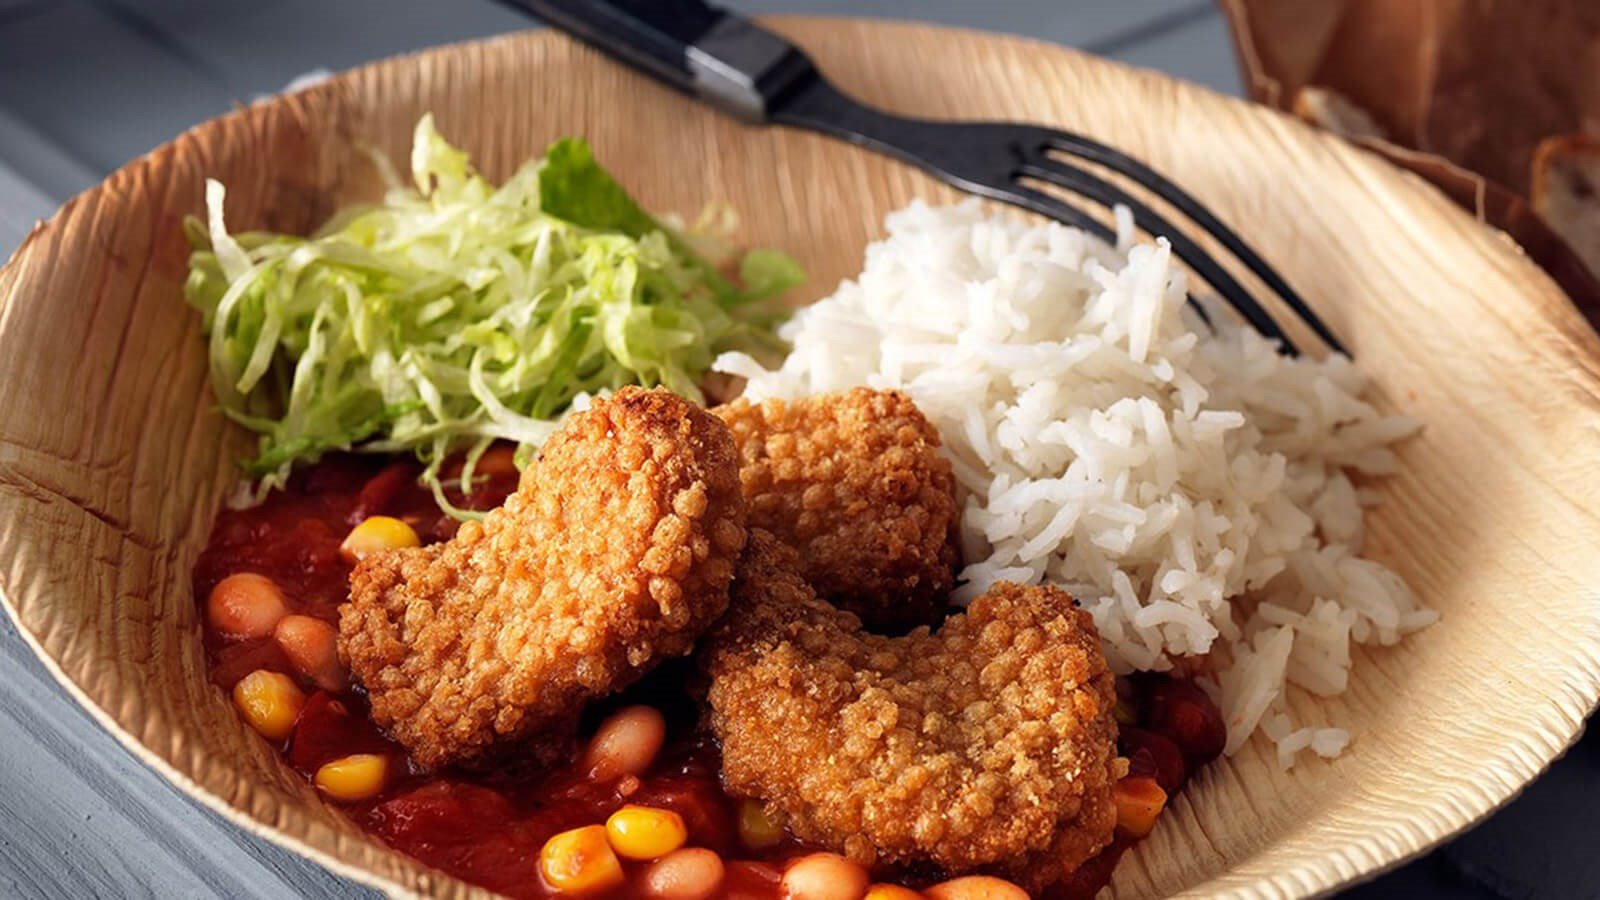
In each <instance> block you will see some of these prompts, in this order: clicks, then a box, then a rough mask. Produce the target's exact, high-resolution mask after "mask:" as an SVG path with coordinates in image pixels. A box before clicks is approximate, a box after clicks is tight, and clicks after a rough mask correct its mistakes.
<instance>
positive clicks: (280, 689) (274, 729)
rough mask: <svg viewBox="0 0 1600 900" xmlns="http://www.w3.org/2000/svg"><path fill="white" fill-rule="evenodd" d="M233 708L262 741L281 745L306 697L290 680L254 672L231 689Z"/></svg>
mask: <svg viewBox="0 0 1600 900" xmlns="http://www.w3.org/2000/svg"><path fill="white" fill-rule="evenodd" d="M233 705H234V706H236V707H238V709H239V714H240V715H242V716H244V720H245V721H246V722H249V723H250V727H251V728H254V729H255V730H256V731H257V732H259V733H260V735H261V736H262V737H264V738H266V739H268V740H271V741H281V740H284V739H285V738H287V737H288V736H289V735H290V734H291V733H292V732H293V731H294V720H295V719H298V718H299V717H300V709H301V707H303V706H305V705H306V695H305V694H304V693H302V692H301V690H300V688H299V687H298V686H296V685H295V683H294V681H293V680H292V679H290V678H289V676H287V675H284V674H282V673H280V672H269V671H267V670H266V669H257V670H255V671H254V672H251V673H250V674H249V675H246V676H245V677H243V678H241V679H239V683H238V684H236V685H234V686H233Z"/></svg>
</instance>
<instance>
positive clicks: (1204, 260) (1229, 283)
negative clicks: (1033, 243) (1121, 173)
mask: <svg viewBox="0 0 1600 900" xmlns="http://www.w3.org/2000/svg"><path fill="white" fill-rule="evenodd" d="M1019 172H1020V174H1022V175H1026V176H1028V177H1031V178H1037V179H1039V180H1041V181H1046V182H1049V183H1051V184H1055V185H1059V186H1061V187H1064V188H1068V189H1070V190H1072V191H1074V192H1076V193H1078V194H1082V195H1083V196H1085V197H1088V198H1089V199H1091V200H1094V201H1096V202H1098V203H1103V204H1105V205H1106V206H1112V205H1115V204H1117V203H1121V204H1123V205H1125V206H1127V207H1128V208H1129V210H1131V211H1132V212H1133V217H1134V220H1135V221H1137V222H1138V223H1139V224H1140V225H1141V226H1142V227H1144V228H1145V230H1147V231H1150V232H1152V233H1154V234H1159V235H1162V236H1164V237H1166V238H1167V240H1168V241H1170V242H1171V243H1172V249H1173V252H1175V253H1177V254H1178V257H1179V258H1180V259H1182V260H1183V261H1184V262H1186V263H1188V264H1189V265H1190V266H1192V267H1193V268H1194V270H1195V271H1196V272H1198V273H1199V274H1200V277H1201V278H1204V279H1205V280H1206V282H1207V283H1208V284H1210V285H1211V287H1212V288H1213V289H1215V290H1216V292H1217V293H1218V294H1221V295H1222V298H1223V299H1224V300H1226V301H1228V305H1229V306H1232V307H1233V308H1234V309H1235V310H1237V311H1238V312H1239V315H1241V316H1244V318H1245V321H1247V322H1249V323H1250V325H1251V327H1253V328H1254V329H1255V330H1256V331H1258V332H1260V333H1261V334H1262V335H1264V336H1265V337H1267V338H1270V339H1272V340H1276V341H1278V342H1279V345H1280V346H1281V347H1282V348H1283V352H1284V353H1287V354H1289V355H1290V356H1298V355H1299V353H1300V351H1299V349H1298V348H1297V347H1295V345H1294V342H1293V341H1291V340H1290V339H1289V336H1288V335H1287V334H1285V333H1284V332H1283V329H1282V328H1280V327H1278V323H1277V322H1275V321H1273V318H1272V316H1271V315H1269V314H1268V313H1267V311H1266V310H1265V309H1264V308H1262V306H1261V304H1260V303H1257V302H1256V298H1255V297H1253V296H1251V295H1250V292H1249V291H1247V290H1245V289H1244V287H1243V286H1241V285H1240V284H1239V282H1237V281H1235V280H1234V278H1233V276H1232V275H1229V274H1228V273H1227V271H1226V270H1225V269H1223V268H1222V266H1220V265H1219V264H1218V263H1217V261H1216V260H1215V259H1213V258H1212V257H1211V256H1210V254H1208V253H1206V252H1205V251H1204V250H1202V249H1201V248H1200V247H1199V246H1198V245H1197V244H1195V243H1194V242H1193V241H1192V240H1190V239H1189V237H1188V236H1187V235H1185V234H1184V233H1183V232H1181V231H1178V230H1177V229H1175V228H1173V227H1172V226H1171V225H1170V224H1168V223H1167V222H1166V220H1164V219H1162V218H1161V217H1160V216H1159V215H1157V214H1156V213H1155V212H1154V211H1152V210H1151V209H1150V208H1149V207H1147V206H1145V205H1144V204H1142V203H1140V202H1139V201H1138V200H1135V199H1134V198H1132V197H1129V196H1128V195H1127V194H1126V193H1125V192H1123V191H1121V190H1119V189H1118V188H1117V187H1116V186H1115V185H1112V184H1108V183H1107V182H1105V181H1102V180H1100V179H1099V178H1096V177H1095V176H1093V175H1090V174H1089V173H1088V172H1079V171H1077V170H1075V169H1069V168H1068V167H1066V166H1062V167H1061V169H1059V170H1058V169H1054V168H1052V169H1045V168H1043V167H1041V166H1038V165H1036V164H1033V163H1024V164H1023V165H1022V167H1021V169H1020V170H1019ZM1016 192H1017V194H1018V195H1019V198H1018V200H1019V202H1020V203H1021V205H1023V206H1026V207H1027V208H1028V209H1031V210H1033V211H1034V212H1036V213H1039V214H1040V215H1045V216H1050V217H1052V218H1055V217H1059V216H1061V215H1062V214H1063V213H1064V211H1066V210H1072V211H1073V212H1078V213H1079V214H1080V215H1081V212H1080V211H1078V210H1076V209H1075V208H1074V207H1073V206H1072V204H1070V203H1067V202H1066V201H1063V200H1059V199H1057V198H1055V197H1052V196H1050V195H1049V194H1046V193H1044V192H1043V191H1039V190H1035V189H1034V188H1030V187H1025V186H1022V185H1018V187H1017V188H1016ZM1096 224H1099V223H1098V222H1097V223H1096ZM1101 228H1102V229H1104V228H1105V226H1103V225H1102V226H1101ZM1113 242H1114V238H1113Z"/></svg>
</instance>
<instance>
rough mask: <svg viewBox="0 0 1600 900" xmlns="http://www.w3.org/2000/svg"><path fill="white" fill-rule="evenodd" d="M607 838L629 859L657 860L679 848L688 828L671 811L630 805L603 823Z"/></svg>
mask: <svg viewBox="0 0 1600 900" xmlns="http://www.w3.org/2000/svg"><path fill="white" fill-rule="evenodd" d="M606 837H607V838H609V839H610V841H611V848H612V849H613V850H616V851H617V853H618V854H619V855H621V856H625V857H627V858H628V859H658V858H660V857H663V856H666V855H667V854H668V853H671V852H672V851H674V850H676V849H678V848H679V847H682V846H683V844H684V842H685V841H687V840H688V839H689V829H688V828H687V827H686V826H685V825H684V824H683V817H682V816H680V815H678V814H677V813H675V812H673V811H672V810H670V809H656V808H654V807H650V806H634V805H632V804H629V805H628V806H624V807H623V808H621V809H619V810H617V811H616V812H614V813H612V814H611V818H609V819H607V820H606Z"/></svg>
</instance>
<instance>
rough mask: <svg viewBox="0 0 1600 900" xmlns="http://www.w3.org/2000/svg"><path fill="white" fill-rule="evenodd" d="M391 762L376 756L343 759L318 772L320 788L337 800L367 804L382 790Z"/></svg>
mask: <svg viewBox="0 0 1600 900" xmlns="http://www.w3.org/2000/svg"><path fill="white" fill-rule="evenodd" d="M388 775H389V760H388V758H387V757H385V756H382V755H381V754H377V753H355V754H352V755H350V756H344V757H340V758H339V759H336V760H334V761H333V762H331V763H328V764H327V765H324V766H323V767H322V768H320V769H318V770H317V777H316V778H315V779H314V780H315V782H316V785H317V787H318V788H319V789H320V790H321V791H322V792H323V793H324V794H327V795H328V796H329V797H332V798H333V799H335V800H346V801H351V800H365V799H367V798H368V797H376V796H377V795H378V793H379V792H380V791H382V790H383V783H384V780H385V779H386V778H387V777H388Z"/></svg>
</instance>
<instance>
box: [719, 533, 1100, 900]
mask: <svg viewBox="0 0 1600 900" xmlns="http://www.w3.org/2000/svg"><path fill="white" fill-rule="evenodd" d="M796 562H797V560H796V559H795V557H794V554H793V553H792V551H790V550H789V549H788V548H786V547H784V546H782V545H781V544H779V543H778V542H777V541H776V540H775V539H773V538H772V537H771V536H770V535H768V534H766V533H764V532H761V531H759V530H754V529H752V532H751V545H750V547H749V549H748V550H746V552H745V557H744V559H743V561H742V562H741V563H740V569H739V576H738V578H737V579H736V580H735V582H734V587H733V597H732V600H731V601H730V605H729V612H728V615H727V616H726V617H725V618H724V619H723V620H722V621H721V622H720V623H718V624H717V626H716V627H715V628H714V629H713V630H712V632H711V635H710V636H708V637H707V639H706V640H705V641H704V642H702V651H701V656H700V657H699V659H700V664H701V665H702V667H703V668H705V670H706V672H707V674H708V675H709V680H710V687H709V694H708V699H709V704H710V712H709V723H710V726H711V728H712V730H713V732H714V733H715V734H716V736H717V738H718V739H719V740H720V741H721V743H722V755H723V756H722V766H723V769H722V774H723V781H724V784H725V786H726V787H727V789H728V790H729V791H730V792H732V793H734V794H736V795H739V796H745V797H752V798H756V799H759V800H761V801H762V802H763V803H764V804H765V806H766V807H767V809H768V811H769V812H770V813H772V814H773V815H775V816H776V817H778V818H780V819H781V820H783V821H784V822H785V823H786V824H787V825H788V827H789V828H790V829H791V830H792V831H793V832H794V833H795V834H796V835H797V836H798V837H800V838H801V839H803V840H808V841H813V842H816V843H819V844H821V845H823V846H825V847H829V848H832V849H835V850H838V851H840V852H843V853H845V854H847V855H849V856H850V857H851V858H853V859H855V860H857V861H859V862H862V863H864V864H870V863H873V862H879V861H884V862H893V863H900V864H907V865H913V866H917V865H922V866H926V865H929V864H931V865H933V866H937V867H939V868H941V869H943V870H945V871H946V872H950V873H962V872H970V871H975V870H976V871H985V872H993V873H996V874H1002V875H1005V876H1007V877H1010V878H1013V879H1014V880H1017V881H1019V882H1020V883H1024V884H1026V885H1028V886H1031V887H1033V888H1037V887H1040V886H1042V885H1045V884H1048V883H1050V882H1053V881H1055V880H1057V879H1059V878H1061V877H1062V876H1064V875H1066V874H1067V873H1069V872H1071V871H1072V870H1073V869H1075V868H1076V867H1077V866H1078V865H1079V864H1081V863H1082V862H1084V861H1085V860H1086V859H1088V858H1089V857H1090V856H1092V855H1093V854H1094V853H1095V852H1096V851H1098V850H1099V849H1100V848H1101V847H1103V846H1105V845H1106V844H1107V843H1108V842H1109V841H1110V840H1111V836H1112V830H1113V828H1114V827H1115V824H1116V808H1115V805H1114V802H1113V799H1112V788H1113V786H1114V785H1115V782H1116V773H1115V771H1114V769H1113V761H1114V759H1115V758H1116V755H1117V748H1116V734H1117V732H1116V723H1115V721H1114V720H1113V718H1112V710H1113V707H1114V705H1115V703H1116V694H1115V688H1114V686H1113V679H1112V675H1111V672H1110V670H1109V669H1108V668H1107V665H1106V661H1105V657H1104V655H1103V654H1102V652H1101V649H1100V644H1099V637H1098V635H1097V634H1096V632H1095V629H1094V625H1093V622H1092V620H1091V619H1090V617H1089V615H1088V613H1085V612H1083V611H1081V610H1078V609H1077V608H1076V607H1075V606H1074V605H1073V602H1072V598H1071V597H1070V596H1068V595H1067V594H1066V593H1065V592H1064V591H1061V590H1059V589H1056V588H1052V587H1023V586H1021V585H1017V584H1010V583H1001V584H996V585H995V586H994V587H993V588H991V589H990V590H989V591H988V592H986V593H985V594H984V595H983V596H981V597H979V598H978V599H977V600H975V601H974V602H973V603H972V605H971V607H970V608H969V609H968V610H967V611H966V612H965V613H960V614H956V615H952V616H951V617H949V618H948V619H946V620H945V622H944V623H943V625H942V626H941V627H940V629H939V630H938V631H937V632H932V633H930V632H929V630H928V629H927V628H925V627H924V628H918V629H916V630H914V631H912V632H911V633H910V634H907V635H905V636H903V637H884V636H881V635H873V634H868V633H864V632H862V631H861V628H860V624H859V622H858V621H857V619H856V617H855V616H853V615H851V614H850V613H847V612H844V611H842V610H838V609H836V608H834V607H833V606H831V605H829V604H827V603H824V602H822V601H821V600H819V599H818V598H817V597H816V595H815V594H814V593H813V592H812V591H811V590H810V588H809V587H808V586H807V585H806V583H805V581H804V580H803V579H802V578H801V577H800V576H799V575H798V574H797V573H796V572H795V571H794V566H795V565H796Z"/></svg>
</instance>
